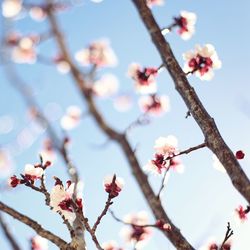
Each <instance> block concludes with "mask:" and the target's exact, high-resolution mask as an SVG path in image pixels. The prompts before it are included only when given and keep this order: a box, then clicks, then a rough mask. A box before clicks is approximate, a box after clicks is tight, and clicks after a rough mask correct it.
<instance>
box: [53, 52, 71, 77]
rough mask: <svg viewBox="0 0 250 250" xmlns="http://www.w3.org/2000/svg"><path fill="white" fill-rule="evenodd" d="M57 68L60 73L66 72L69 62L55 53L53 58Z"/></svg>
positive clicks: (68, 69)
mask: <svg viewBox="0 0 250 250" xmlns="http://www.w3.org/2000/svg"><path fill="white" fill-rule="evenodd" d="M54 63H55V64H56V68H57V70H58V71H59V72H60V73H62V74H67V73H68V72H69V71H70V65H69V63H68V62H67V61H66V60H65V59H64V58H63V56H61V55H57V56H56V57H55V58H54Z"/></svg>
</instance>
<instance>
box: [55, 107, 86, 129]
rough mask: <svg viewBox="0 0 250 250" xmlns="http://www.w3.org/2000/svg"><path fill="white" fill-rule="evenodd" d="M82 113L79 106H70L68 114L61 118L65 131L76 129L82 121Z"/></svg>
mask: <svg viewBox="0 0 250 250" xmlns="http://www.w3.org/2000/svg"><path fill="white" fill-rule="evenodd" d="M81 115H82V111H81V109H80V108H79V107H78V106H69V107H68V108H67V110H66V114H65V115H64V116H63V117H62V118H61V121H60V123H61V127H62V128H63V129H65V130H70V129H73V128H75V127H76V126H77V125H78V124H79V123H80V120H81Z"/></svg>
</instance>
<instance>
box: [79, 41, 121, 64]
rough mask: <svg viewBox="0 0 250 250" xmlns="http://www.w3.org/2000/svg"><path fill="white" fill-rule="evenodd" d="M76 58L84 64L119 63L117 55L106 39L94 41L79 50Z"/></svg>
mask: <svg viewBox="0 0 250 250" xmlns="http://www.w3.org/2000/svg"><path fill="white" fill-rule="evenodd" d="M75 58H76V60H77V61H78V62H79V63H80V64H82V65H83V66H87V65H91V64H92V65H96V66H98V67H106V66H110V67H112V66H116V65H117V58H116V55H115V53H114V51H113V50H112V49H111V47H110V46H109V43H108V41H106V40H99V41H95V42H92V43H91V44H90V45H89V47H88V48H86V49H83V50H80V51H78V52H77V53H76V55H75Z"/></svg>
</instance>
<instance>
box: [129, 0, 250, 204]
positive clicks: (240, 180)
mask: <svg viewBox="0 0 250 250" xmlns="http://www.w3.org/2000/svg"><path fill="white" fill-rule="evenodd" d="M133 2H134V5H135V7H136V8H137V10H138V13H139V15H140V17H141V19H142V21H143V23H144V25H145V26H146V28H147V30H148V32H149V34H150V36H151V38H152V41H153V43H154V44H155V46H156V48H157V50H158V52H159V54H160V56H161V58H162V61H163V63H164V65H165V67H166V69H167V70H168V71H169V73H170V75H171V77H172V79H173V81H174V84H175V88H176V90H177V91H178V92H179V94H180V95H181V97H182V99H183V100H184V102H185V103H186V105H187V107H188V110H189V111H190V113H191V114H192V116H193V117H194V119H195V121H196V122H197V124H198V125H199V126H200V128H201V130H202V132H203V134H204V137H205V142H206V144H207V146H208V148H209V149H210V150H211V151H212V152H213V153H214V154H215V155H216V156H217V157H218V159H219V160H220V162H221V163H222V164H223V166H224V167H225V169H226V171H227V174H228V175H229V177H230V179H231V181H232V184H233V185H234V187H235V188H236V189H237V190H238V191H239V192H240V193H241V195H242V196H243V197H244V198H245V199H246V200H247V201H248V202H249V203H250V182H249V179H248V177H247V176H246V174H245V173H244V171H243V170H242V168H241V166H240V164H239V163H238V161H237V159H236V158H235V156H234V154H233V152H232V151H231V150H230V148H229V147H228V146H227V144H226V143H225V142H224V140H223V138H222V136H221V135H220V132H219V130H218V128H217V126H216V124H215V122H214V119H213V118H212V117H211V116H210V115H209V114H208V112H207V111H206V109H205V108H204V106H203V104H202V103H201V101H200V99H199V97H198V96H197V94H196V92H195V90H194V88H193V87H192V86H191V85H190V84H189V82H188V80H187V77H186V75H185V73H184V72H183V70H182V69H181V67H180V65H179V64H178V62H177V60H176V58H175V56H174V54H173V52H172V49H171V47H170V45H169V43H168V42H167V41H166V40H165V38H164V37H163V35H162V33H161V29H160V28H159V26H158V24H157V22H156V20H155V19H154V17H153V14H152V12H151V10H150V9H149V8H148V7H147V5H146V2H145V1H144V0H133Z"/></svg>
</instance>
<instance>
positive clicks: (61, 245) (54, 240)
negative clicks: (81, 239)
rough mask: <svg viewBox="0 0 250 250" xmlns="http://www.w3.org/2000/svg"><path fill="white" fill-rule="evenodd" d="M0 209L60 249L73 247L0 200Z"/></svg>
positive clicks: (66, 249)
mask: <svg viewBox="0 0 250 250" xmlns="http://www.w3.org/2000/svg"><path fill="white" fill-rule="evenodd" d="M0 210H1V211H3V212H5V213H7V214H9V215H10V216H12V217H13V218H15V219H17V220H19V221H20V222H22V223H24V224H26V225H27V226H29V227H31V228H32V229H34V230H35V231H36V233H37V234H39V235H40V236H41V237H43V238H46V239H48V240H49V241H51V242H52V243H54V244H55V245H56V246H58V247H59V248H60V249H63V250H73V248H71V247H70V246H69V244H68V243H67V242H66V241H64V240H63V239H61V238H60V237H58V236H57V235H55V234H53V233H51V232H50V231H48V230H45V229H44V228H43V227H42V226H41V225H40V224H38V223H37V222H36V221H34V220H32V219H31V218H29V217H28V216H26V215H23V214H21V213H19V212H17V211H16V210H14V209H13V208H11V207H9V206H7V205H6V204H4V203H3V202H1V201H0Z"/></svg>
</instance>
